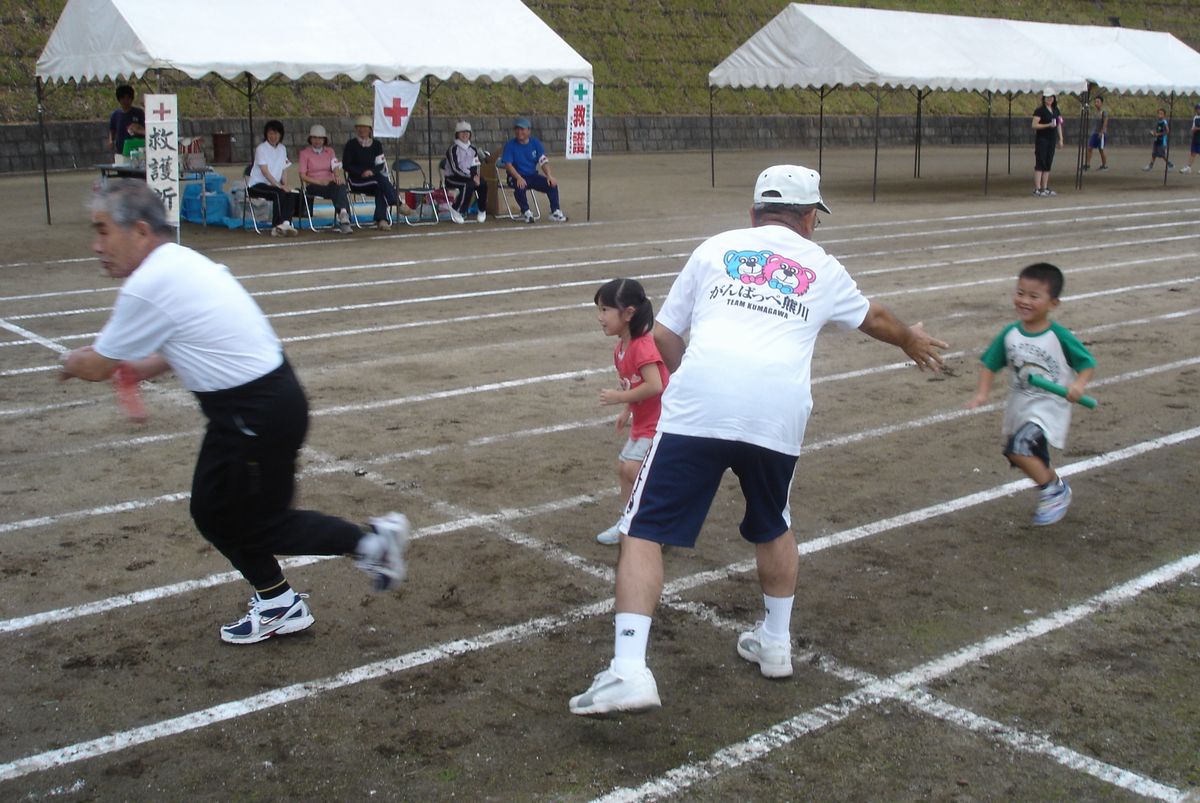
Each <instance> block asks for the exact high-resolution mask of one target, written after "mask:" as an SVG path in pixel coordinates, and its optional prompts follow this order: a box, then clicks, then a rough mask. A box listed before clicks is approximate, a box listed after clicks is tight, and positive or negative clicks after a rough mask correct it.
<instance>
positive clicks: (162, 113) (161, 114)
mask: <svg viewBox="0 0 1200 803" xmlns="http://www.w3.org/2000/svg"><path fill="white" fill-rule="evenodd" d="M169 111H171V110H170V109H168V108H167V107H166V106H165V105H164V104H163V103H162V102H159V104H158V108H157V109H151V110H150V113H151V114H157V115H158V121H159V122H160V123H161V122H162V121H163V120H166V119H167V112H169Z"/></svg>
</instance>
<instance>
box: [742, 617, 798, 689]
mask: <svg viewBox="0 0 1200 803" xmlns="http://www.w3.org/2000/svg"><path fill="white" fill-rule="evenodd" d="M737 651H738V655H740V656H742V657H743V658H745V659H746V660H747V661H749V662H750V663H752V664H758V670H759V671H760V672H762V674H763V677H768V678H790V677H791V676H792V643H791V641H774V640H773V639H771V638H770V637H769V636H768V635H767V634H766V632H765V631H763V623H762V622H756V623H755V624H754V629H753V630H748V631H746V632H745V633H743V634H742V635H740V636H738V641H737Z"/></svg>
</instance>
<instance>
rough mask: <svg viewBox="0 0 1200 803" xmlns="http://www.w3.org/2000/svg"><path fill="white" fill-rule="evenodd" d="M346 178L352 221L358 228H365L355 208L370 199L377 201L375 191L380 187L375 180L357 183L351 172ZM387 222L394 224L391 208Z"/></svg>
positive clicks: (346, 174)
mask: <svg viewBox="0 0 1200 803" xmlns="http://www.w3.org/2000/svg"><path fill="white" fill-rule="evenodd" d="M345 176H346V195H347V196H348V199H349V201H350V220H352V221H353V222H354V225H355V226H357V227H358V228H360V229H361V228H363V224H362V221H361V220H359V219H358V211H357V210H356V209H355V206H357V205H358V204H359V203H366V202H367V200H368V199H370V200H371V201H374V200H375V191H376V189H377V188H378V186H379V185H378V184H376V183H375V181H374V180H373V179H366V180H365V181H355V180H354V179H352V178H351V177H350V173H349V172H346V173H345ZM397 192H399V190H397ZM372 215H374V213H372ZM372 219H374V218H372ZM387 222H388V224H389V225H390V224H391V223H393V222H394V221H393V220H392V207H391V206H388V207H387Z"/></svg>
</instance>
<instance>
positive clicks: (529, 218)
mask: <svg viewBox="0 0 1200 803" xmlns="http://www.w3.org/2000/svg"><path fill="white" fill-rule="evenodd" d="M521 220H523V221H525V222H526V223H532V222H533V211H532V210H529V209H526V210H525V212H524V213H523V214H522V215H521Z"/></svg>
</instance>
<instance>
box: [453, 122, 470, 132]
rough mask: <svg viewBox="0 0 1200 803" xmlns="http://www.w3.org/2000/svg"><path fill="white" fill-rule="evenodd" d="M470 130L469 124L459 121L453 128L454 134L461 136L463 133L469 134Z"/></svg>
mask: <svg viewBox="0 0 1200 803" xmlns="http://www.w3.org/2000/svg"><path fill="white" fill-rule="evenodd" d="M470 130H471V124H470V123H468V122H467V121H466V120H460V121H459V123H458V125H456V126H454V133H455V134H461V133H462V132H464V131H468V132H469V131H470Z"/></svg>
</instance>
